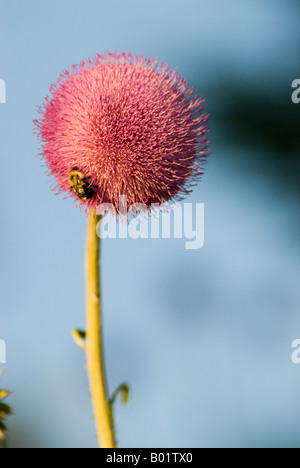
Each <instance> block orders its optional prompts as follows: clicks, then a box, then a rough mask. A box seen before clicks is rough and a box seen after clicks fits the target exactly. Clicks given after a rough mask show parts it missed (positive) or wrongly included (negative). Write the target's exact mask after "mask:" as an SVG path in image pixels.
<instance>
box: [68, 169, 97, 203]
mask: <svg viewBox="0 0 300 468" xmlns="http://www.w3.org/2000/svg"><path fill="white" fill-rule="evenodd" d="M89 179H90V177H85V176H84V174H83V173H82V172H80V170H79V169H78V167H73V169H72V171H71V172H70V174H69V182H70V190H72V191H73V192H74V193H76V195H77V197H78V198H80V200H82V201H87V200H89V199H90V198H92V197H93V196H94V195H95V191H96V190H97V188H98V187H96V186H95V185H90V184H89V182H88V180H89Z"/></svg>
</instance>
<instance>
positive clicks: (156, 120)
mask: <svg viewBox="0 0 300 468" xmlns="http://www.w3.org/2000/svg"><path fill="white" fill-rule="evenodd" d="M202 104H203V99H200V98H199V97H198V96H196V95H194V93H193V89H189V87H188V84H187V83H186V82H185V80H184V79H182V78H180V77H179V76H178V74H177V72H176V71H172V70H170V69H169V68H168V66H167V65H165V64H162V65H159V66H158V64H157V61H155V60H153V59H146V58H144V57H143V56H135V57H133V56H132V55H131V53H127V54H126V53H121V54H116V53H110V52H107V53H105V54H104V55H97V56H96V57H95V58H94V60H87V61H83V62H81V64H80V65H78V66H77V65H73V67H72V69H71V70H67V71H65V72H63V73H62V74H61V75H60V77H59V79H58V80H57V82H56V83H55V84H54V85H52V86H51V87H50V96H49V97H46V99H45V104H44V105H43V107H42V108H39V112H40V114H41V116H40V118H39V119H37V120H35V125H36V127H37V129H38V134H39V138H40V140H41V142H42V156H43V157H44V159H45V161H46V164H47V166H48V168H49V170H50V174H53V175H54V176H55V179H56V182H57V184H56V186H55V188H54V189H55V190H59V191H67V192H69V193H70V194H72V196H73V197H74V198H75V199H77V200H78V201H79V202H80V204H85V205H87V206H88V207H97V206H98V205H99V204H100V203H103V202H105V203H113V204H114V205H115V206H116V207H118V202H119V196H120V195H127V199H128V205H130V204H132V203H136V202H139V203H144V204H145V205H147V206H148V207H149V206H150V205H151V203H159V204H161V203H163V202H164V201H168V200H171V199H173V198H174V197H175V198H178V197H180V196H182V195H184V194H186V193H187V192H188V191H189V189H190V187H191V185H192V184H193V182H194V181H195V178H197V176H198V175H200V174H202V173H203V170H202V163H203V162H204V160H205V158H206V157H207V137H206V135H207V131H208V130H207V119H208V116H207V115H206V114H203V108H202ZM74 168H77V169H78V171H80V172H81V173H82V174H83V175H84V177H85V178H86V181H87V182H86V184H87V185H86V187H88V186H91V190H90V196H89V197H88V199H87V200H81V199H80V198H79V197H78V194H76V193H74V191H72V190H71V189H70V181H69V174H70V172H71V171H72V169H74Z"/></svg>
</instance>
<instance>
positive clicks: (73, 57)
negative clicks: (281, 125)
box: [0, 0, 300, 448]
mask: <svg viewBox="0 0 300 468" xmlns="http://www.w3.org/2000/svg"><path fill="white" fill-rule="evenodd" d="M298 24H299V18H297V17H296V16H295V15H294V12H293V10H292V2H288V1H287V2H279V1H270V0H269V1H267V0H263V1H261V0H260V1H252V2H240V1H237V0H228V1H227V2H224V1H223V0H209V1H208V0H206V1H199V0H198V1H196V0H185V1H181V0H175V1H169V0H167V1H166V0H164V1H157V0H152V1H139V2H138V1H133V0H128V1H126V2H124V1H121V0H112V1H110V2H104V1H89V0H87V1H86V0H85V1H82V0H73V1H69V0H60V1H58V0H54V1H51V2H50V1H48V0H44V1H43V2H40V1H33V0H28V1H26V2H22V1H16V0H10V1H8V0H7V1H3V0H0V79H4V80H5V82H6V86H7V103H6V104H0V132H1V139H0V151H1V158H2V163H1V164H2V168H1V169H2V181H1V184H2V185H1V187H2V188H1V193H2V209H1V218H0V219H1V224H0V240H1V243H0V253H1V268H0V288H1V295H0V297H1V307H0V339H5V341H6V343H7V364H6V366H5V375H4V377H3V381H4V384H5V385H6V386H8V387H9V388H11V389H12V390H13V395H12V396H11V398H10V400H11V404H12V405H13V407H14V413H15V415H14V416H13V417H12V418H11V419H10V421H9V423H10V427H11V436H10V439H11V443H12V444H15V445H17V444H18V443H20V444H21V443H22V444H25V445H26V446H32V447H95V446H96V439H95V437H94V434H95V429H94V424H93V419H92V409H91V406H90V401H89V397H88V395H89V390H88V384H87V377H86V373H85V369H84V365H85V363H84V356H83V353H82V351H81V350H79V349H77V348H76V346H75V345H74V343H73V342H72V339H71V335H70V332H71V329H72V328H74V327H84V270H83V265H84V242H85V229H86V226H85V224H86V219H85V215H84V213H82V212H80V211H79V210H78V209H77V208H76V206H75V204H74V203H73V202H72V201H71V200H63V197H61V196H54V195H53V193H52V192H51V190H50V188H49V184H48V181H47V177H46V175H45V168H43V167H41V162H40V160H39V159H38V158H37V157H36V154H37V152H38V144H37V141H36V137H35V135H34V134H33V123H32V121H33V119H34V118H35V117H36V106H38V105H40V104H41V103H42V100H43V98H44V96H45V95H46V94H47V92H48V88H49V86H50V83H51V82H53V81H55V80H56V78H57V76H58V75H59V73H60V72H61V71H62V70H63V69H65V68H66V67H68V66H69V65H71V64H72V63H78V62H80V61H81V59H83V58H86V57H89V56H93V55H95V54H96V53H97V52H103V51H105V50H107V49H109V50H131V51H133V52H136V53H143V54H144V55H146V56H159V58H160V59H161V60H163V61H165V62H167V63H168V64H170V66H171V67H177V66H178V67H179V72H180V74H182V75H184V76H185V77H186V78H187V79H188V80H189V81H190V84H191V85H197V88H198V89H200V90H201V87H202V86H203V89H207V88H208V86H209V84H210V83H218V79H219V76H222V75H224V74H226V73H228V74H229V75H230V74H231V76H233V77H234V80H236V81H239V80H243V79H248V80H252V81H253V82H257V83H260V84H261V83H262V82H263V83H265V87H266V92H269V87H270V85H271V84H272V82H273V80H275V79H276V78H278V76H282V77H284V70H285V67H287V66H288V64H289V63H290V61H291V60H292V59H293V56H294V54H296V46H295V38H296V33H297V28H298ZM195 77H197V83H194V82H193V80H195ZM294 78H297V77H296V76H295V77H294ZM298 78H299V77H298ZM220 86H222V83H220ZM290 86H291V82H289V81H288V80H287V99H288V98H289V92H290ZM209 105H210V102H208V103H207V106H208V108H207V109H206V110H207V111H210V110H211V109H210V108H209ZM211 105H213V109H214V111H215V112H218V109H221V107H222V102H217V103H216V102H214V103H213V102H212V104H211ZM211 140H212V146H213V155H212V157H211V158H210V161H209V164H208V165H207V166H206V174H205V176H204V178H203V181H202V182H201V184H199V186H198V187H197V188H196V189H195V190H194V192H193V194H192V195H191V196H190V197H189V198H188V199H187V201H188V202H194V203H196V202H204V203H205V207H206V208H205V209H206V219H205V223H206V224H205V238H206V241H205V246H204V247H203V249H201V250H199V251H197V252H195V251H188V250H185V249H184V246H183V244H184V242H183V241H180V240H169V241H167V240H165V239H161V240H144V241H143V240H138V241H137V240H135V241H133V240H123V241H122V240H107V241H104V242H103V245H102V255H103V259H102V286H103V307H104V317H105V343H106V359H107V367H108V381H109V387H110V391H111V392H112V391H113V390H114V389H115V388H116V387H117V386H118V385H119V383H120V382H122V381H128V382H129V384H130V387H131V390H132V391H131V402H130V405H129V407H126V408H124V407H122V406H121V405H120V404H119V403H117V405H116V421H117V431H118V440H119V444H120V446H121V447H174V448H175V447H202V446H205V447H216V446H224V447H230V446H251V445H256V446H259V445H262V446H263V445H264V444H266V445H268V444H269V445H276V444H282V445H293V446H298V445H299V442H298V440H299V438H298V437H297V435H296V434H297V432H298V433H299V429H300V427H299V426H300V425H299V420H300V417H299V416H300V408H299V403H298V401H299V397H298V395H299V390H300V380H299V375H300V374H299V373H300V367H297V366H295V365H293V364H292V362H291V343H292V340H294V339H296V338H299V337H300V318H299V299H300V297H299V295H300V292H299V287H298V283H299V280H298V279H299V273H300V271H299V247H298V244H297V242H296V234H295V226H296V224H295V217H296V216H298V213H299V210H298V207H297V204H296V201H295V199H294V197H293V194H292V193H280V196H279V195H278V194H277V193H276V194H275V193H274V190H273V187H272V186H271V185H270V184H269V183H268V182H267V180H266V178H265V177H264V174H263V173H259V174H258V175H257V178H256V179H255V180H253V177H252V176H250V175H248V174H247V173H245V172H243V171H242V170H241V168H240V167H236V165H235V163H234V160H232V158H231V155H232V154H233V153H235V152H236V153H239V152H241V154H240V155H239V156H240V157H241V158H243V153H244V154H245V155H246V153H247V152H248V153H249V152H250V153H251V151H256V150H255V148H254V149H253V148H246V147H245V148H244V149H243V150H242V151H241V150H240V149H238V148H236V147H234V148H233V147H230V146H229V145H228V144H224V142H221V141H219V140H218V134H217V133H215V134H214V133H212V134H211ZM296 210H297V211H296Z"/></svg>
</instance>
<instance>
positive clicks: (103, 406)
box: [86, 210, 116, 448]
mask: <svg viewBox="0 0 300 468" xmlns="http://www.w3.org/2000/svg"><path fill="white" fill-rule="evenodd" d="M99 221H100V217H99V216H97V215H96V212H95V211H94V210H92V211H91V212H90V214H89V216H88V231H87V245H86V307H87V331H86V355H87V370H88V374H89V381H90V389H91V397H92V401H93V406H94V415H95V420H96V427H97V436H98V439H99V445H100V446H101V447H102V448H115V446H116V443H115V438H114V428H113V418H112V406H111V403H110V401H109V399H108V398H107V387H106V378H105V366H104V355H103V342H102V320H101V294H100V260H99V258H100V239H99V237H98V235H97V231H96V228H97V224H98V222H99Z"/></svg>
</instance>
